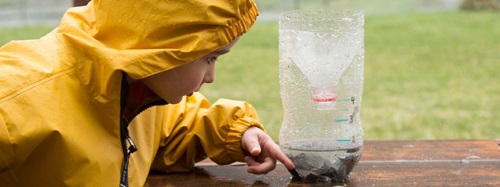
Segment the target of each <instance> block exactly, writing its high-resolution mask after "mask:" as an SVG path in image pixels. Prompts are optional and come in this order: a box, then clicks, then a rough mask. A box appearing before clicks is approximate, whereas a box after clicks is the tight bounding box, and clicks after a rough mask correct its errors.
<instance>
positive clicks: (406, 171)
mask: <svg viewBox="0 0 500 187" xmlns="http://www.w3.org/2000/svg"><path fill="white" fill-rule="evenodd" d="M336 185H338V184H331V183H303V182H301V181H295V180H292V179H291V175H290V174H289V173H288V171H287V170H286V168H285V167H284V166H283V165H281V164H279V165H278V166H277V167H276V169H275V170H273V171H272V172H270V173H269V174H267V175H252V174H248V173H246V165H245V164H243V163H236V164H233V165H228V166H217V165H215V164H214V163H212V162H210V161H209V160H207V161H204V162H201V163H198V164H197V165H196V168H195V169H194V170H192V171H191V172H187V173H169V174H160V173H151V174H150V175H149V177H148V181H147V184H146V186H169V187H175V186H336ZM343 185H345V186H384V187H385V186H500V140H446V141H443V140H425V141H367V142H365V148H364V151H363V155H362V157H361V161H360V162H359V164H358V165H357V166H356V167H355V168H354V170H353V171H352V172H351V175H350V178H349V179H348V181H346V182H345V184H341V186H343Z"/></svg>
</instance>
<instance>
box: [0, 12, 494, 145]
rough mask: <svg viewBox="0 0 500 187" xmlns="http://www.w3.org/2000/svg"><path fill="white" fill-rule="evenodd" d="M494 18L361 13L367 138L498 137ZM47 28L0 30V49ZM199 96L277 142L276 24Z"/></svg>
mask: <svg viewBox="0 0 500 187" xmlns="http://www.w3.org/2000/svg"><path fill="white" fill-rule="evenodd" d="M499 20H500V15H499V14H498V13H493V12H433V13H424V14H422V13H409V14H394V15H392V14H391V15H367V16H366V21H365V22H366V23H365V84H364V95H363V103H362V107H361V118H362V123H363V127H364V129H365V137H366V139H368V140H374V139H384V140H388V139H492V138H493V139H497V138H500V125H499V124H498V122H499V121H500V115H499V114H500V84H499V83H500V73H497V71H498V70H499V69H500V62H499V60H498V59H500V34H498V32H497V31H499V30H500V21H499ZM50 29H51V28H46V27H42V28H23V29H8V30H6V29H0V44H3V43H5V42H6V41H8V40H10V39H12V38H18V39H23V38H36V37H39V36H42V35H43V34H44V33H46V32H48V31H49V30H50ZM202 92H203V93H204V94H205V95H206V96H207V97H208V98H209V99H210V100H211V101H212V102H214V101H215V100H216V99H217V98H221V97H223V98H230V99H238V100H246V101H248V102H250V103H251V104H253V105H254V106H255V107H256V108H257V111H258V112H259V115H260V118H261V121H262V123H263V124H265V125H266V127H267V130H268V132H269V134H270V135H271V137H273V138H274V139H275V140H278V133H279V128H280V126H281V121H282V108H281V100H280V96H279V84H278V26H277V23H275V22H259V23H257V24H256V25H255V26H254V27H253V28H252V30H251V31H250V32H249V33H247V34H246V35H245V36H243V37H242V38H241V39H240V41H239V42H238V43H237V44H236V45H235V46H234V47H233V49H232V50H231V53H229V54H227V55H224V56H223V57H222V58H221V59H220V60H219V61H218V62H217V78H216V82H215V83H213V84H211V85H205V87H204V88H203V89H202Z"/></svg>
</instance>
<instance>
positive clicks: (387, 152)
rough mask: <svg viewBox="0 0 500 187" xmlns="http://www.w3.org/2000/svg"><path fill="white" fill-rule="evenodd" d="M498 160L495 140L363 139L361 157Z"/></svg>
mask: <svg viewBox="0 0 500 187" xmlns="http://www.w3.org/2000/svg"><path fill="white" fill-rule="evenodd" d="M467 158H480V159H500V149H499V145H498V142H497V141H495V140H446V141H443V140H424V141H367V142H365V149H364V150H363V155H362V157H361V160H462V159H467Z"/></svg>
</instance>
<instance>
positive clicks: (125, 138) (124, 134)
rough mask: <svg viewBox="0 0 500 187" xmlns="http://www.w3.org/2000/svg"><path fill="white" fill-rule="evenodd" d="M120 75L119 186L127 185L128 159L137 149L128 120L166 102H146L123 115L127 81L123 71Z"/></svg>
mask: <svg viewBox="0 0 500 187" xmlns="http://www.w3.org/2000/svg"><path fill="white" fill-rule="evenodd" d="M122 77H123V78H122V87H121V99H120V139H121V144H122V151H123V164H122V170H121V175H120V187H128V164H129V161H130V154H132V153H134V152H136V151H137V146H136V145H135V143H134V141H133V140H132V138H131V137H130V134H129V130H128V126H129V124H130V121H132V119H134V118H135V117H136V116H137V115H139V114H140V113H142V112H143V111H145V110H146V109H148V108H150V107H153V106H159V105H165V104H167V102H166V101H164V100H161V101H155V102H151V103H148V104H146V105H144V106H142V107H141V108H140V109H139V110H138V111H137V112H135V113H133V114H131V115H130V116H126V115H124V113H123V112H124V108H125V106H126V104H127V102H126V101H127V96H128V83H127V80H126V74H125V73H123V76H122ZM127 143H128V144H127ZM127 146H128V147H127Z"/></svg>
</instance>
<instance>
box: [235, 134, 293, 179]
mask: <svg viewBox="0 0 500 187" xmlns="http://www.w3.org/2000/svg"><path fill="white" fill-rule="evenodd" d="M241 146H242V148H243V150H245V151H247V152H248V153H250V155H249V156H246V157H245V162H246V163H247V164H248V169H247V172H248V173H253V174H266V173H268V172H270V171H272V170H273V169H274V168H275V167H276V160H278V161H280V162H281V163H283V165H285V167H286V168H287V169H293V168H295V165H294V164H293V162H292V161H291V160H290V159H289V158H288V157H287V156H286V155H285V154H284V153H283V152H282V151H281V149H280V147H279V146H278V144H276V143H275V142H274V141H273V140H272V138H271V137H270V136H269V135H267V134H266V133H265V132H264V131H262V130H261V129H260V128H257V127H250V128H249V129H248V130H247V131H245V133H243V136H242V137H241Z"/></svg>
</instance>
